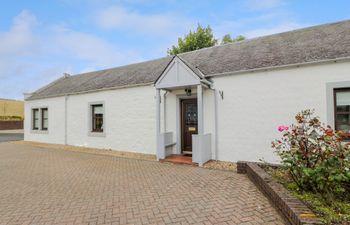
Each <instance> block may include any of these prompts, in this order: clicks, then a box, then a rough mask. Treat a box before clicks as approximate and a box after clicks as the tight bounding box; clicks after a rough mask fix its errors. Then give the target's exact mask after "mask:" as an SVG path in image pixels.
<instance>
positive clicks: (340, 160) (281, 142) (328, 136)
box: [272, 110, 350, 201]
mask: <svg viewBox="0 0 350 225" xmlns="http://www.w3.org/2000/svg"><path fill="white" fill-rule="evenodd" d="M295 119H296V122H295V124H293V125H291V126H289V127H287V126H279V127H278V131H280V132H281V133H282V137H281V138H280V139H278V140H275V141H273V142H272V147H273V148H275V150H276V152H277V154H278V155H279V156H280V158H281V162H282V165H283V167H284V168H285V169H287V170H288V172H289V173H290V176H291V177H292V179H293V181H294V182H295V183H296V184H297V186H298V188H299V189H300V190H301V191H314V192H318V193H320V194H322V195H323V196H324V197H325V198H326V199H327V200H328V201H332V199H333V197H334V195H339V194H341V193H344V192H345V191H350V147H349V143H347V142H344V140H343V133H342V132H341V131H334V130H333V129H332V128H331V127H330V126H325V125H323V124H322V123H321V121H320V120H319V118H318V117H316V116H314V111H313V110H303V111H301V112H300V113H298V114H297V115H296V116H295Z"/></svg>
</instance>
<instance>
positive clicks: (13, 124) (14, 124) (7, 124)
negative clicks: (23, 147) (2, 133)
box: [0, 120, 23, 130]
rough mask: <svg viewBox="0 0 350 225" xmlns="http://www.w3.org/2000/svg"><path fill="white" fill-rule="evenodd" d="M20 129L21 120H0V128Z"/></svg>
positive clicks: (21, 126) (21, 127) (21, 125)
mask: <svg viewBox="0 0 350 225" xmlns="http://www.w3.org/2000/svg"><path fill="white" fill-rule="evenodd" d="M21 129H23V120H4V121H0V130H21Z"/></svg>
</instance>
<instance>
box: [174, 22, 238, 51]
mask: <svg viewBox="0 0 350 225" xmlns="http://www.w3.org/2000/svg"><path fill="white" fill-rule="evenodd" d="M243 40H245V37H244V36H242V35H238V36H237V37H236V38H231V35H229V34H226V35H225V36H223V38H222V40H221V42H220V45H224V44H228V43H233V42H239V41H243ZM217 44H218V40H217V39H215V37H214V34H213V31H212V29H211V28H210V26H207V27H206V28H203V27H202V26H201V25H200V24H198V26H197V29H196V31H190V33H189V34H187V35H185V37H183V38H181V37H180V38H179V39H178V43H177V46H176V45H173V46H172V47H171V48H170V49H168V54H169V55H177V54H180V53H183V52H190V51H194V50H198V49H201V48H207V47H212V46H215V45H217Z"/></svg>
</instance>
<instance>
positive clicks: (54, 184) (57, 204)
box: [0, 143, 283, 225]
mask: <svg viewBox="0 0 350 225" xmlns="http://www.w3.org/2000/svg"><path fill="white" fill-rule="evenodd" d="M0 224H38V225H39V224H283V222H282V220H281V218H280V217H279V215H278V214H277V213H276V211H275V210H274V209H273V208H272V207H271V205H270V204H269V202H268V200H267V199H266V198H265V197H264V196H263V195H262V194H261V193H260V192H259V191H258V190H257V189H256V188H255V187H254V185H253V184H252V183H251V182H250V181H249V180H248V179H247V178H246V177H245V175H240V174H236V173H233V172H224V171H218V170H208V169H203V168H198V167H191V166H182V165H170V164H162V163H158V162H152V161H142V160H134V159H125V158H117V157H112V156H101V155H93V154H87V153H79V152H72V151H65V150H57V149H56V150H52V149H45V148H38V147H33V146H29V145H23V144H14V143H0Z"/></svg>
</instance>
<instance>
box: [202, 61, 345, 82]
mask: <svg viewBox="0 0 350 225" xmlns="http://www.w3.org/2000/svg"><path fill="white" fill-rule="evenodd" d="M346 61H350V56H349V57H341V58H335V59H325V60H318V61H313V62H304V63H294V64H287V65H281V66H269V67H262V68H257V69H247V70H239V71H234V72H223V73H213V74H208V75H205V77H217V76H230V75H236V74H242V73H254V72H266V71H271V70H279V69H288V68H295V67H296V68H299V67H302V66H311V65H317V64H326V63H332V62H333V63H338V62H346Z"/></svg>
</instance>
